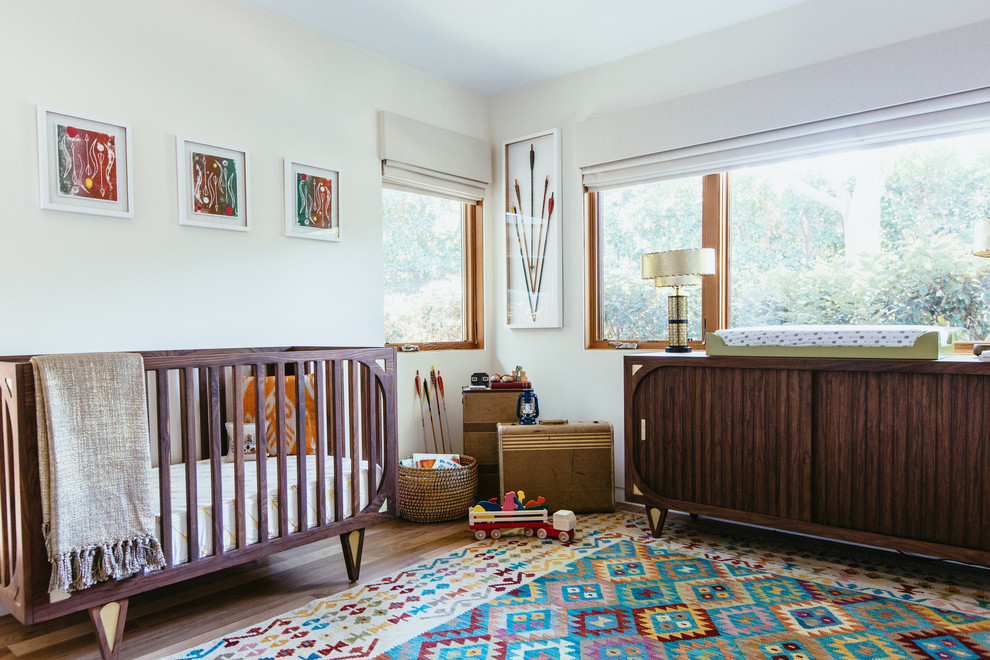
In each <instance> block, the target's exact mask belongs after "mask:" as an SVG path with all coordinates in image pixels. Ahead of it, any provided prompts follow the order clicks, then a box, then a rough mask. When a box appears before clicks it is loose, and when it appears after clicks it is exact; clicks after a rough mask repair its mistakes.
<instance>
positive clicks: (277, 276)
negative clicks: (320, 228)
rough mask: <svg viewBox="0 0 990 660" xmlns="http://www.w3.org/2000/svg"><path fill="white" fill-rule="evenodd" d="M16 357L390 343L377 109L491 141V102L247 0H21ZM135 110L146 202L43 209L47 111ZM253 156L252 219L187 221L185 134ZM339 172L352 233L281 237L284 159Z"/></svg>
mask: <svg viewBox="0 0 990 660" xmlns="http://www.w3.org/2000/svg"><path fill="white" fill-rule="evenodd" d="M0 59H2V61H3V62H4V66H3V67H2V68H0V89H3V94H2V96H0V122H2V124H3V125H4V126H5V127H6V135H7V139H6V140H5V145H4V146H5V148H4V149H3V150H0V195H2V198H3V200H4V205H3V211H2V212H0V263H3V267H4V274H5V277H4V284H3V286H2V287H0V309H2V310H3V312H2V314H3V324H2V326H0V353H3V354H10V353H19V352H31V351H46V352H51V351H72V350H101V349H128V348H131V349H152V348H168V347H172V348H176V347H211V346H243V345H279V344H287V343H297V344H331V345H380V344H381V343H382V341H383V337H384V330H383V312H382V307H381V304H380V303H379V301H380V300H382V297H383V296H382V286H383V285H382V278H383V269H382V231H381V192H380V191H381V170H380V163H379V161H378V158H377V123H376V122H377V112H378V111H379V110H390V111H393V112H397V113H401V114H403V115H406V116H409V117H413V118H416V119H419V120H421V121H425V122H428V123H432V124H436V125H439V126H443V127H444V128H448V129H451V130H455V131H459V132H462V133H466V134H468V135H472V136H474V137H479V138H482V139H484V138H486V137H487V123H486V122H487V99H485V97H483V96H481V95H480V94H476V93H474V92H470V91H468V90H466V89H464V88H461V87H458V86H455V85H452V84H449V83H446V82H443V81H440V80H438V79H436V78H433V77H431V76H427V75H425V74H421V73H418V72H415V71H413V70H411V69H408V68H406V67H404V66H400V65H398V64H396V63H394V62H392V61H390V60H386V59H384V58H382V57H379V56H375V55H372V54H370V53H368V52H366V51H362V50H360V49H357V48H354V47H351V46H348V45H346V44H343V43H341V42H338V41H334V40H332V39H329V38H326V37H325V36H321V35H319V34H317V33H315V32H313V31H310V30H308V29H306V28H303V27H300V26H298V25H294V24H291V23H289V22H287V21H284V20H282V19H278V18H275V17H273V16H271V15H269V14H266V13H264V12H262V11H260V10H258V9H255V8H254V7H251V6H249V5H246V4H244V3H241V2H238V1H236V0H212V1H211V2H197V1H196V0H176V1H172V2H162V3H152V2H130V1H128V0H101V1H100V2H97V3H92V4H90V5H87V6H86V8H85V9H84V10H80V8H79V5H78V4H77V3H71V2H67V1H62V0H42V1H38V2H25V3H6V6H5V7H4V19H3V21H2V22H0ZM37 104H43V105H50V106H54V107H56V108H59V109H64V110H67V111H69V112H79V113H84V114H91V115H95V116H97V117H103V118H108V119H116V120H120V121H125V122H129V123H130V124H131V126H132V131H133V161H134V191H135V217H134V219H133V220H120V219H108V218H101V217H95V216H85V215H79V214H71V213H61V212H55V211H42V210H40V209H39V203H38V199H39V192H38V171H37V158H38V149H37V137H36V135H37V134H36V130H35V123H36V122H35V107H36V105H37ZM176 134H179V135H187V136H191V137H195V138H199V139H202V140H205V141H215V142H219V143H224V144H230V145H235V146H241V147H244V148H247V149H248V150H249V151H250V157H251V167H250V176H251V191H250V206H251V213H252V223H253V229H252V231H251V232H250V233H237V232H230V231H219V230H213V229H201V228H195V227H184V226H179V225H178V223H177V201H176V198H177V192H176V172H175V136H176ZM286 156H289V157H293V158H296V159H299V160H303V161H306V162H314V163H318V164H325V165H327V166H329V167H331V168H334V169H337V170H339V171H340V186H341V194H340V220H341V227H342V235H343V238H344V240H343V242H341V243H339V244H332V243H326V242H320V241H307V240H300V239H290V238H285V237H283V236H282V229H281V227H282V225H281V223H282V158H283V157H286Z"/></svg>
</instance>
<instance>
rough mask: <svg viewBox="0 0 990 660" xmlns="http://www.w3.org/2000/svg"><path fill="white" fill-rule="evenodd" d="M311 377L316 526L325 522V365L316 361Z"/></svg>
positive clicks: (326, 401) (326, 400) (328, 407)
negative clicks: (314, 435)
mask: <svg viewBox="0 0 990 660" xmlns="http://www.w3.org/2000/svg"><path fill="white" fill-rule="evenodd" d="M314 366H315V368H314V369H313V378H314V379H315V380H316V493H317V496H316V526H317V527H322V526H323V525H325V524H327V422H326V418H325V417H324V416H323V415H321V414H320V406H323V405H326V406H327V409H328V410H329V409H330V401H329V400H328V399H327V383H326V367H325V363H324V362H316V363H315V365H314Z"/></svg>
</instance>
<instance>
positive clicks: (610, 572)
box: [379, 539, 990, 660]
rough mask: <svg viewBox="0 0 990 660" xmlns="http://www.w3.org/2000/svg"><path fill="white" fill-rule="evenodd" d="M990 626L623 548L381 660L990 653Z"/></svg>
mask: <svg viewBox="0 0 990 660" xmlns="http://www.w3.org/2000/svg"><path fill="white" fill-rule="evenodd" d="M988 642H990V620H988V619H985V618H982V617H976V616H973V615H969V614H963V613H961V612H953V611H950V610H940V609H937V608H933V607H928V606H926V605H920V604H916V603H906V602H899V601H896V600H893V599H889V598H882V597H880V596H875V595H871V594H867V593H862V592H858V591H854V590H850V589H842V588H839V587H831V586H823V585H820V584H817V583H815V582H809V581H806V580H799V579H795V578H789V577H782V576H779V575H775V574H773V573H767V572H765V571H759V570H752V569H748V568H744V567H738V566H733V565H731V564H727V563H723V562H718V561H712V560H709V559H703V558H700V557H694V556H691V555H687V554H683V553H680V552H674V551H671V550H667V549H665V548H663V547H660V546H658V545H653V546H651V545H649V544H646V543H642V542H640V541H636V540H632V539H631V540H628V541H620V542H618V543H615V544H613V545H611V546H609V547H607V548H605V549H603V550H600V551H599V552H596V553H595V554H593V555H590V556H588V557H583V558H581V559H578V560H576V561H574V562H573V563H571V564H570V565H568V566H567V567H565V568H564V569H562V570H559V571H554V572H553V573H550V574H547V575H544V576H543V577H540V578H537V579H536V580H534V581H533V582H530V583H528V584H526V585H523V586H521V587H518V588H516V589H513V590H512V591H510V592H509V593H507V594H505V595H504V596H502V597H499V598H496V599H495V600H493V601H491V602H489V603H485V604H484V605H481V606H478V607H475V608H473V609H471V610H469V611H468V612H465V613H464V614H462V615H460V616H457V617H455V618H453V619H452V620H451V621H448V622H447V623H444V624H443V625H440V626H437V627H435V628H433V629H432V630H430V631H429V632H426V633H423V634H421V635H419V636H418V637H416V638H414V639H412V640H410V641H408V642H406V643H404V644H402V645H401V646H399V647H398V648H396V649H393V650H391V651H389V652H387V653H385V654H383V655H381V656H379V658H380V659H381V660H385V659H388V660H416V659H422V660H452V659H454V658H457V659H462V658H479V659H480V658H486V659H495V658H498V659H499V660H502V659H518V660H537V659H539V660H579V659H580V660H592V659H593V660H610V659H613V658H615V659H621V660H634V659H635V660H647V659H653V658H676V659H678V660H691V659H695V658H726V659H732V658H766V659H768V660H790V659H798V658H990V646H987V643H988Z"/></svg>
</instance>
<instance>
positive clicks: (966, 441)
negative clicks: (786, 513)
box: [814, 371, 990, 549]
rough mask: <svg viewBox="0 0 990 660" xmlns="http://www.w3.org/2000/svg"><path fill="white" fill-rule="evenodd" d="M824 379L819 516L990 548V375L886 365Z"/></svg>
mask: <svg viewBox="0 0 990 660" xmlns="http://www.w3.org/2000/svg"><path fill="white" fill-rule="evenodd" d="M815 378H816V383H815V393H816V396H815V399H816V402H817V405H816V411H817V414H816V416H815V428H814V438H815V444H814V458H815V461H814V462H815V465H816V477H817V479H816V488H815V498H814V499H815V507H814V512H815V516H814V518H815V522H820V523H822V524H825V525H834V526H837V527H845V528H849V529H858V530H865V531H869V532H876V533H879V534H887V535H890V536H899V537H904V538H909V539H917V540H921V541H932V542H935V543H945V544H948V545H955V546H961V547H968V548H982V549H987V548H990V524H987V523H986V521H987V519H988V516H990V416H988V415H987V414H986V402H987V401H988V397H990V384H988V382H987V381H990V379H988V378H987V377H986V376H976V375H963V374H939V373H884V372H877V371H818V372H815Z"/></svg>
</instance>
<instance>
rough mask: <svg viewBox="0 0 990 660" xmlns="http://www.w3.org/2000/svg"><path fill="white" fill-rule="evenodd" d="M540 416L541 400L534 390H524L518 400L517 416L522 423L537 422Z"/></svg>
mask: <svg viewBox="0 0 990 660" xmlns="http://www.w3.org/2000/svg"><path fill="white" fill-rule="evenodd" d="M539 416H540V400H539V399H538V398H537V396H536V393H535V392H533V390H530V389H526V390H523V391H522V393H521V394H520V395H519V399H517V400H516V417H518V418H519V423H520V424H536V418H537V417H539Z"/></svg>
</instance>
